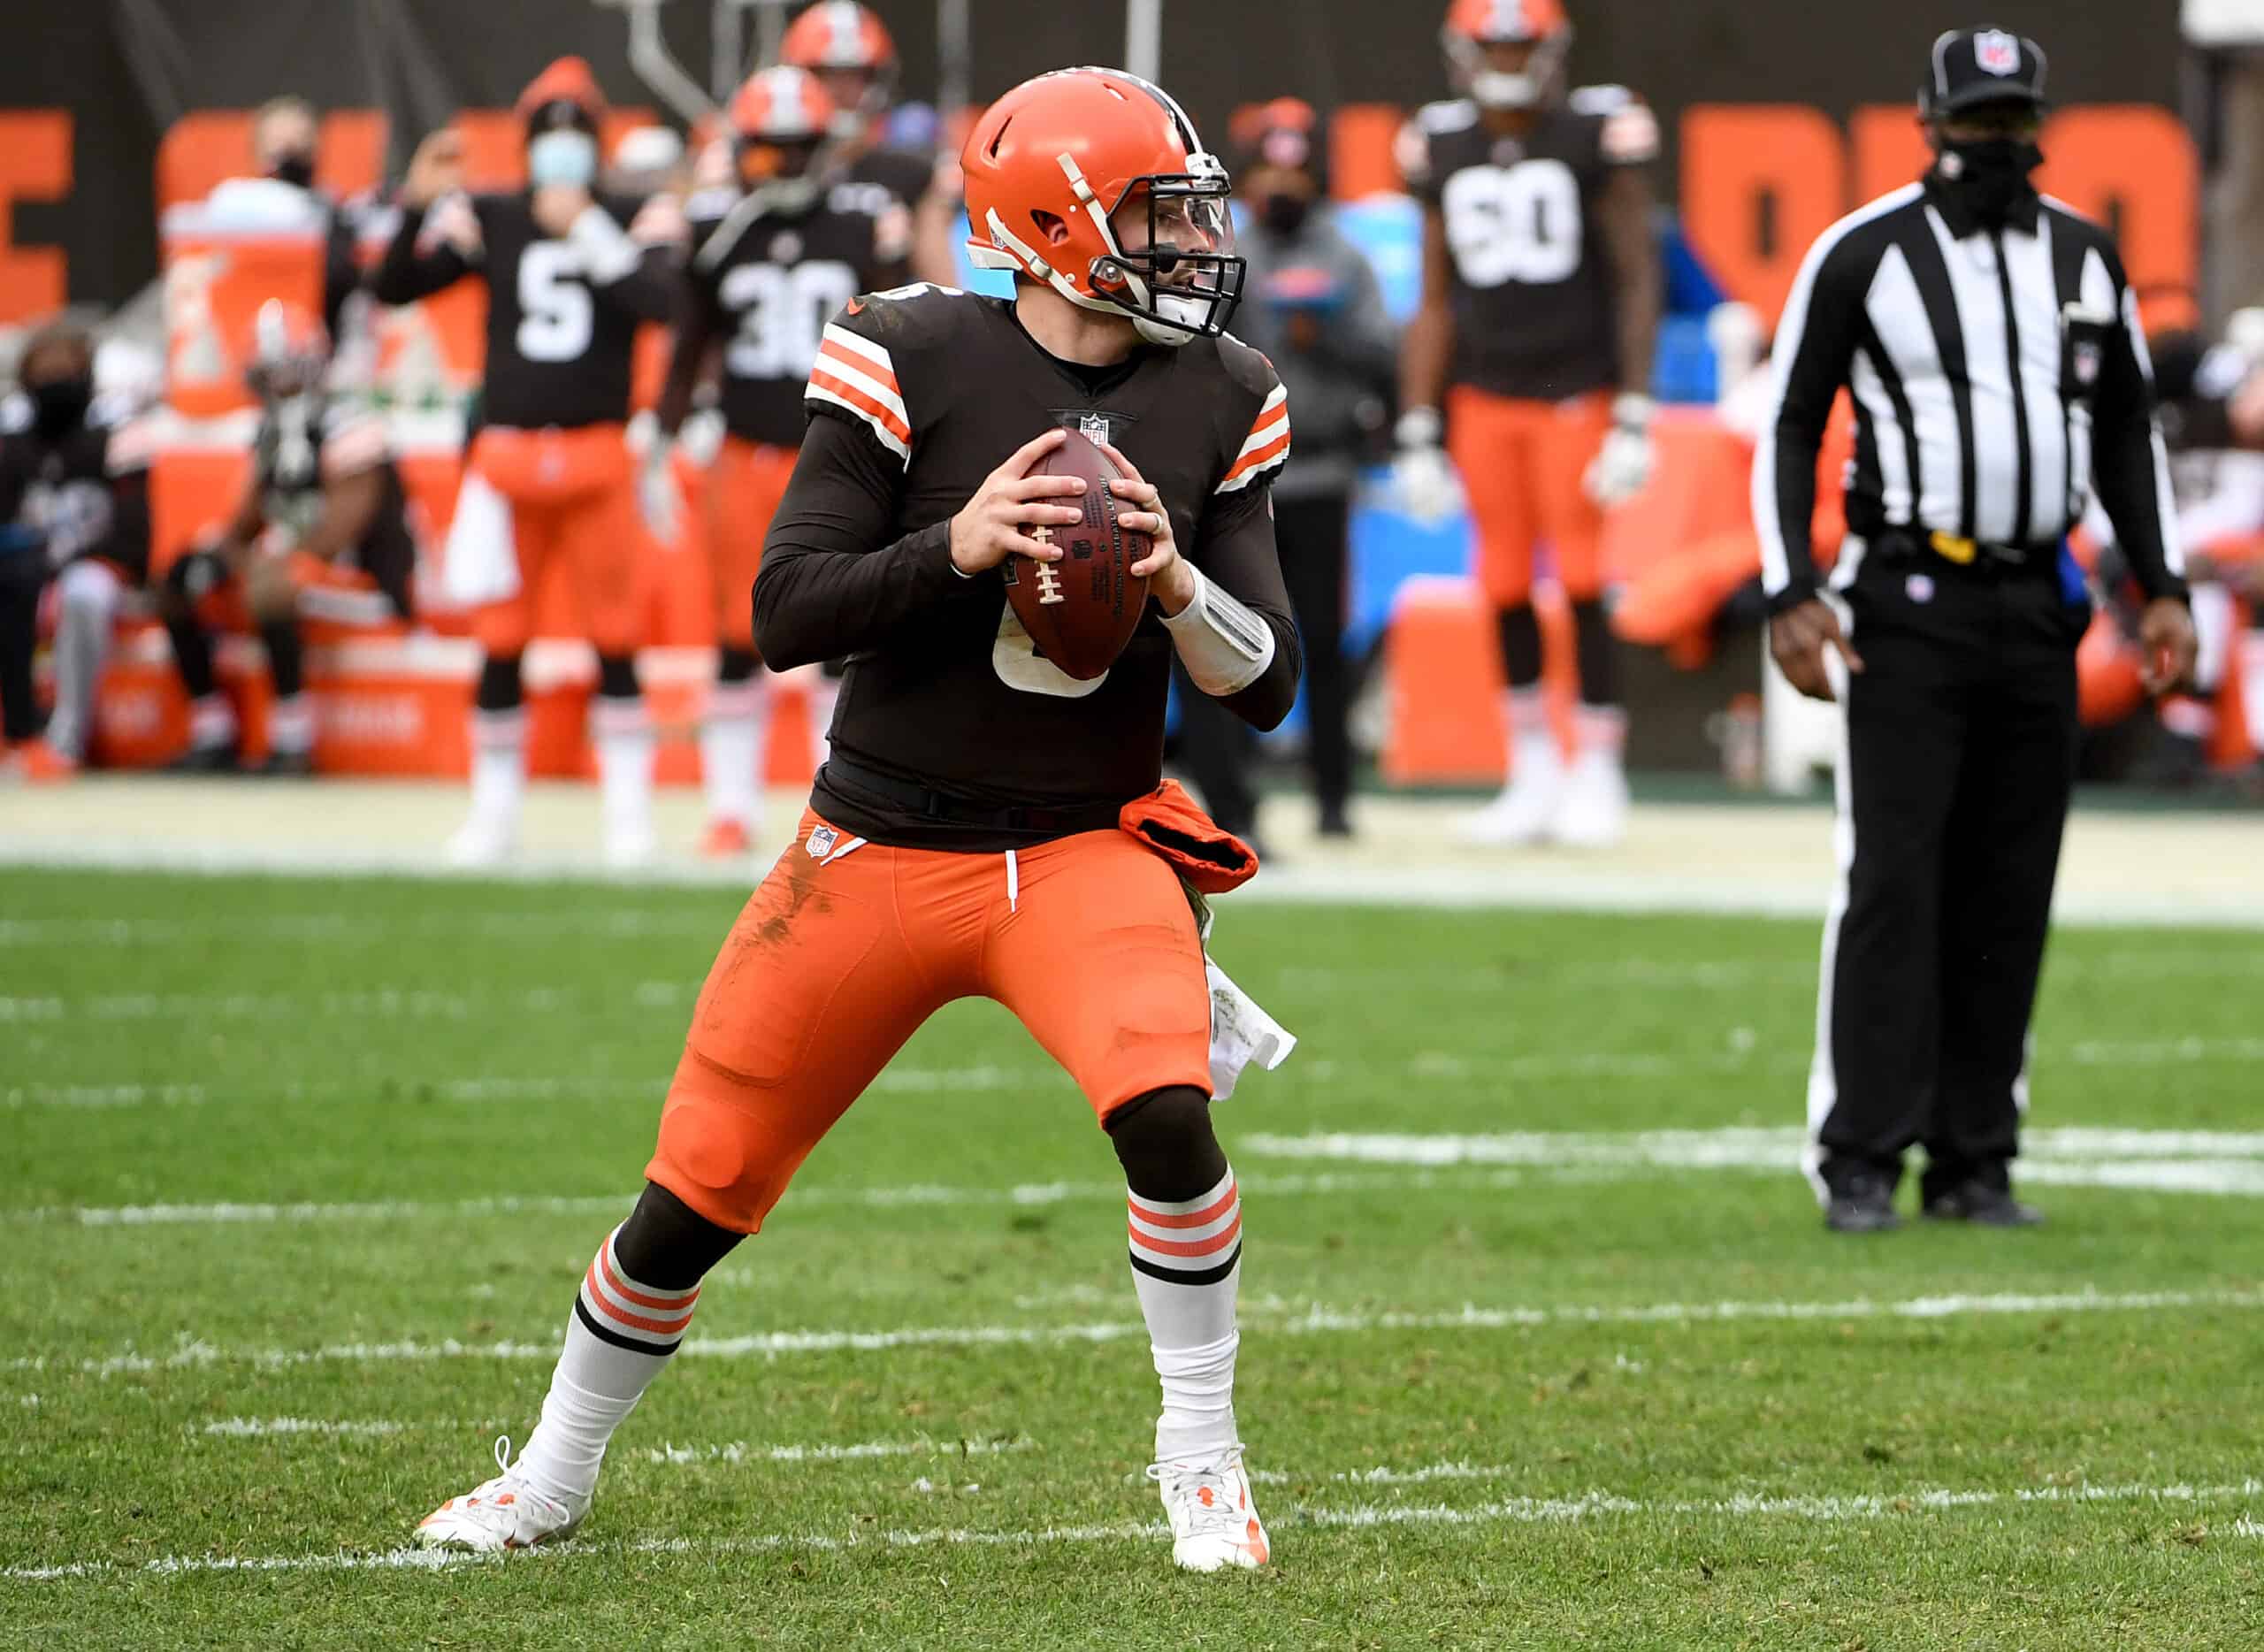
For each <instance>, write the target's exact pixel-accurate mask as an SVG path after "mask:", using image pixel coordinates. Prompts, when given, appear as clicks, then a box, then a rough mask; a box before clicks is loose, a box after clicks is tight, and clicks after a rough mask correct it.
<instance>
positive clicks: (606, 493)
mask: <svg viewBox="0 0 2264 1652" xmlns="http://www.w3.org/2000/svg"><path fill="white" fill-rule="evenodd" d="M469 463H470V468H471V469H472V470H474V471H476V472H478V475H479V476H480V477H481V478H483V479H485V480H486V483H487V485H488V486H490V487H493V489H494V490H495V491H496V492H497V493H501V495H502V496H503V497H504V498H505V499H506V500H508V501H509V502H510V507H511V543H512V551H513V554H515V555H516V557H517V559H518V564H519V589H518V593H517V594H516V596H511V597H507V598H505V599H504V600H501V601H500V602H489V603H485V604H483V605H482V606H481V607H480V608H479V609H478V612H476V613H475V614H474V615H473V616H472V630H473V633H474V634H475V635H476V636H478V639H479V644H480V646H481V647H483V648H485V649H486V651H487V652H488V653H490V654H517V653H520V652H522V651H523V650H524V648H525V647H526V646H527V644H528V642H529V641H530V640H531V639H532V638H533V636H534V628H535V613H536V608H537V600H538V596H539V593H540V591H541V590H542V586H543V583H544V581H545V580H547V579H550V578H553V577H563V578H565V579H566V580H568V581H569V582H570V585H571V589H572V592H573V597H574V610H575V613H576V615H577V616H578V619H579V623H580V626H581V631H582V634H583V636H584V637H585V638H586V639H588V640H589V641H590V642H591V643H592V644H593V646H595V647H596V649H597V651H598V652H599V653H600V654H630V653H632V652H634V651H635V649H636V647H637V646H638V645H639V643H641V642H642V641H644V639H645V632H646V617H647V616H646V609H647V608H648V607H649V606H650V604H649V600H648V599H649V597H650V595H651V588H650V585H649V584H648V580H649V577H650V573H651V562H650V558H649V557H648V556H647V554H646V534H645V521H644V517H643V516H641V515H639V511H638V509H637V481H636V477H635V475H634V473H633V472H632V470H631V466H630V459H629V443H628V439H627V436H626V434H625V432H623V427H622V426H620V425H618V424H585V425H581V426H577V428H574V429H571V430H562V429H555V428H554V429H544V430H514V429H511V428H509V427H507V426H504V425H499V424H491V425H489V426H488V427H487V428H486V429H485V430H483V431H481V432H479V434H478V436H477V437H476V438H474V439H473V441H472V444H471V455H470V462H469Z"/></svg>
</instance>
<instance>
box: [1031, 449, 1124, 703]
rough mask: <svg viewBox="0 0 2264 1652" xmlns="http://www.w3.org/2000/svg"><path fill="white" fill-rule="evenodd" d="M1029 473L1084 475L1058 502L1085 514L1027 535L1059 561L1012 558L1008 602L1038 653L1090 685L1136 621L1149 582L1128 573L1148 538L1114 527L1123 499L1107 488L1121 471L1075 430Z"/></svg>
mask: <svg viewBox="0 0 2264 1652" xmlns="http://www.w3.org/2000/svg"><path fill="white" fill-rule="evenodd" d="M1030 474H1031V475H1033V476H1075V477H1082V478H1084V483H1085V491H1084V493H1083V494H1082V497H1081V498H1079V499H1074V500H1073V499H1064V500H1061V501H1059V503H1061V504H1064V505H1078V504H1082V506H1083V507H1084V512H1085V516H1084V520H1083V521H1082V522H1078V523H1073V524H1068V525H1066V526H1062V527H1055V526H1053V525H1052V524H1045V525H1044V526H1041V527H1037V528H1034V529H1032V530H1031V532H1030V537H1031V538H1033V539H1045V540H1047V541H1049V542H1050V543H1052V544H1054V545H1058V546H1059V547H1061V551H1062V556H1061V560H1060V561H1059V562H1032V561H1030V560H1029V558H1028V557H1026V556H1009V557H1008V558H1007V559H1006V563H1005V566H1004V568H1003V570H1002V572H1003V573H1004V576H1005V578H1006V600H1008V601H1009V602H1011V603H1013V608H1014V617H1015V618H1017V619H1019V620H1020V621H1021V623H1022V629H1023V630H1024V631H1028V632H1029V638H1030V641H1031V642H1032V643H1033V644H1034V645H1036V648H1037V651H1038V653H1039V654H1043V655H1044V657H1045V658H1046V659H1047V660H1048V661H1049V662H1052V664H1053V665H1054V666H1055V667H1057V668H1058V669H1060V670H1061V671H1062V672H1063V673H1064V674H1065V675H1067V676H1069V677H1075V678H1076V679H1077V680H1078V681H1079V682H1090V680H1091V679H1092V678H1094V677H1098V676H1099V675H1100V674H1101V673H1102V672H1104V671H1105V670H1107V669H1108V668H1109V667H1110V666H1112V665H1113V664H1115V663H1116V656H1117V655H1119V654H1122V653H1123V652H1124V645H1125V644H1126V643H1128V642H1130V641H1131V640H1132V632H1133V630H1134V629H1135V628H1136V626H1137V625H1138V624H1139V623H1140V614H1141V610H1142V609H1143V608H1145V607H1146V606H1147V602H1148V582H1147V579H1146V578H1145V577H1134V576H1133V573H1132V564H1133V563H1135V562H1138V561H1139V560H1140V559H1141V558H1142V557H1143V556H1145V555H1146V554H1148V536H1147V535H1146V534H1144V533H1134V532H1127V531H1126V530H1125V529H1124V528H1122V527H1121V526H1120V525H1119V524H1118V522H1117V513H1118V510H1119V509H1120V508H1121V507H1122V506H1123V505H1124V504H1125V501H1123V500H1121V499H1119V498H1117V496H1116V495H1115V494H1114V493H1111V492H1109V489H1108V484H1109V483H1110V482H1111V481H1113V480H1114V479H1115V478H1117V477H1119V476H1121V474H1122V472H1121V471H1120V470H1118V469H1117V468H1116V465H1115V463H1113V461H1112V460H1111V459H1110V458H1109V456H1108V455H1106V454H1105V453H1103V452H1102V451H1101V450H1100V448H1099V447H1098V446H1096V445H1095V444H1094V443H1093V442H1092V440H1090V439H1089V438H1087V437H1085V436H1082V435H1080V434H1079V433H1078V432H1075V431H1074V430H1073V431H1071V432H1069V438H1068V440H1067V441H1065V442H1063V443H1062V444H1061V445H1060V446H1059V447H1056V448H1055V449H1054V450H1053V451H1052V453H1049V454H1047V455H1045V456H1044V458H1043V459H1041V460H1039V461H1038V463H1037V466H1036V469H1035V470H1032V471H1031V472H1030Z"/></svg>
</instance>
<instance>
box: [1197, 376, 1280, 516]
mask: <svg viewBox="0 0 2264 1652" xmlns="http://www.w3.org/2000/svg"><path fill="white" fill-rule="evenodd" d="M1288 458H1289V391H1288V390H1287V389H1286V388H1285V387H1283V386H1281V385H1275V386H1273V394H1270V395H1268V396H1267V397H1266V400H1265V402H1264V403H1263V404H1262V405H1261V406H1260V407H1259V408H1258V417H1257V418H1256V419H1255V420H1254V421H1253V422H1252V423H1251V427H1250V436H1249V438H1248V440H1245V441H1244V442H1243V445H1242V451H1241V452H1239V453H1237V454H1235V457H1234V463H1232V464H1229V465H1228V467H1227V473H1226V475H1225V476H1224V477H1223V478H1220V482H1219V486H1218V487H1217V489H1216V490H1215V491H1216V492H1218V493H1234V492H1235V491H1236V490H1238V489H1241V488H1245V487H1248V486H1250V485H1251V483H1252V482H1255V481H1256V480H1257V479H1258V478H1259V477H1261V476H1265V475H1266V474H1268V473H1269V472H1271V471H1274V470H1280V469H1281V464H1282V462H1283V461H1284V460H1286V459H1288Z"/></svg>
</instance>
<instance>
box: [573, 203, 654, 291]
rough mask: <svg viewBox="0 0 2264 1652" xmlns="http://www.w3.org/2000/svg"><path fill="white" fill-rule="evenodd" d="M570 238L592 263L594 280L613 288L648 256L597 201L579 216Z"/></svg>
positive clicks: (591, 276) (584, 209)
mask: <svg viewBox="0 0 2264 1652" xmlns="http://www.w3.org/2000/svg"><path fill="white" fill-rule="evenodd" d="M566 233H567V236H568V238H569V239H570V240H571V241H573V243H574V244H575V245H576V246H577V247H579V248H580V249H582V251H583V254H584V256H586V257H587V258H588V259H589V261H590V279H592V280H593V281H595V282H596V283H597V284H598V285H599V286H600V287H610V286H612V285H613V283H614V282H616V281H618V280H619V279H621V278H622V277H623V276H624V275H627V274H628V273H629V272H631V270H634V269H635V268H636V267H637V263H638V260H639V258H641V257H643V256H644V252H643V249H641V248H639V246H638V245H637V243H636V242H635V241H631V240H630V239H629V233H628V232H627V231H626V230H624V229H623V228H622V227H621V226H620V225H618V224H616V223H615V222H614V221H613V215H612V214H611V213H609V212H608V211H607V210H605V209H604V208H603V207H601V206H600V205H598V203H596V202H594V201H593V202H592V203H590V204H589V205H587V206H585V207H584V208H583V209H582V210H581V211H580V212H579V213H578V214H577V215H576V217H575V218H574V222H573V226H572V227H570V229H569V230H568V231H567V232H566Z"/></svg>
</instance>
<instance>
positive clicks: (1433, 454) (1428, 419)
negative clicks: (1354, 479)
mask: <svg viewBox="0 0 2264 1652" xmlns="http://www.w3.org/2000/svg"><path fill="white" fill-rule="evenodd" d="M1441 430H1442V425H1441V424H1440V420H1439V414H1438V409H1435V408H1410V409H1407V411H1406V412H1404V413H1403V414H1401V415H1400V416H1399V423H1398V424H1397V425H1396V427H1395V428H1394V430H1393V439H1394V440H1396V442H1397V443H1398V445H1399V456H1398V457H1397V458H1396V459H1395V460H1394V461H1393V462H1392V466H1391V486H1392V492H1393V493H1394V494H1396V497H1397V500H1398V503H1399V509H1401V510H1402V511H1404V513H1405V514H1406V515H1407V516H1410V517H1411V518H1412V519H1413V520H1414V521H1416V522H1418V523H1420V524H1422V525H1423V526H1425V527H1426V528H1427V527H1436V526H1437V525H1438V524H1440V523H1442V522H1444V521H1445V520H1446V519H1447V518H1448V517H1449V516H1453V515H1455V514H1456V513H1457V511H1459V510H1461V509H1462V508H1463V493H1462V478H1460V477H1458V476H1457V475H1456V474H1455V469H1454V464H1453V463H1452V461H1450V460H1449V459H1448V457H1447V455H1446V449H1445V448H1443V447H1440V446H1439V436H1440V433H1441Z"/></svg>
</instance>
